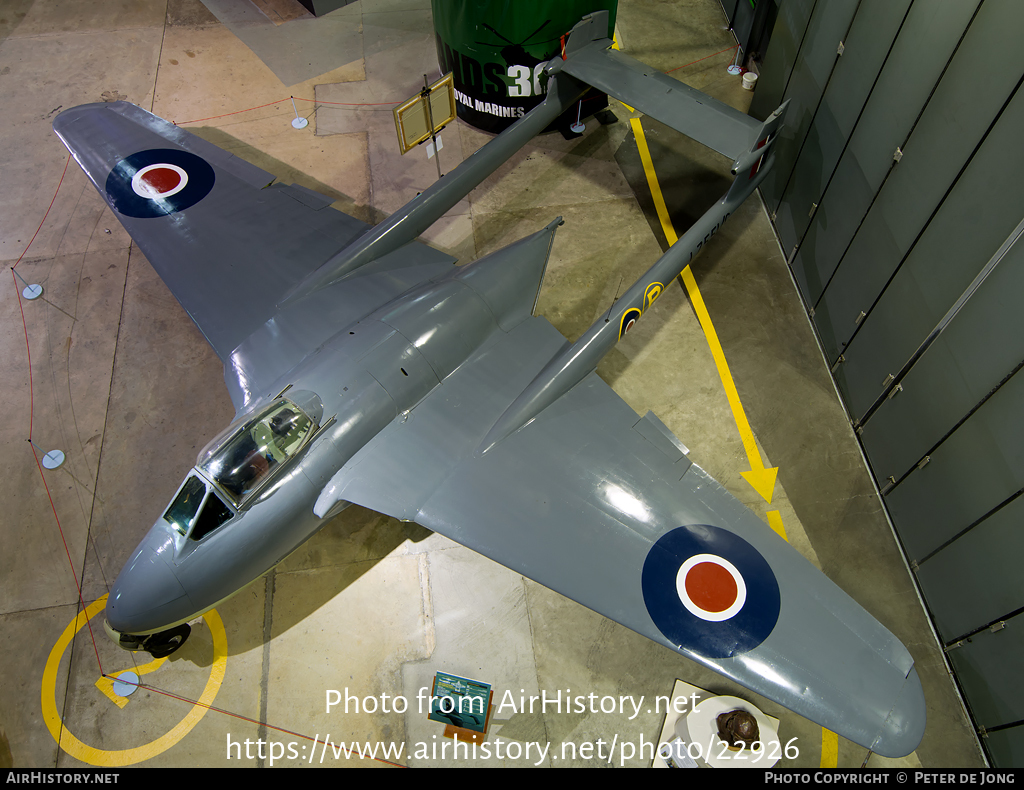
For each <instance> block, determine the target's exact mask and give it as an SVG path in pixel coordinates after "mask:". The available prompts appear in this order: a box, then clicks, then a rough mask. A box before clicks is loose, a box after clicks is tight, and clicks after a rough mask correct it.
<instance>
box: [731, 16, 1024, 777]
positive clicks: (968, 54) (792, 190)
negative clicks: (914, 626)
mask: <svg viewBox="0 0 1024 790" xmlns="http://www.w3.org/2000/svg"><path fill="white" fill-rule="evenodd" d="M851 15H852V18H851ZM844 27H845V32H844V33H842V34H840V35H843V36H845V38H844V47H843V53H842V55H841V56H838V57H830V56H829V50H831V51H832V53H834V52H835V47H836V46H837V42H836V41H835V40H834V39H835V37H836V32H837V31H839V30H843V29H844ZM1021 29H1024V4H1021V3H1019V2H1018V1H1017V0H967V2H964V0H861V2H859V3H858V2H851V3H846V2H834V1H833V2H828V0H815V2H813V3H811V2H807V1H806V0H803V1H801V2H797V1H796V0H794V1H793V2H787V3H783V4H782V5H781V6H780V14H779V18H778V23H777V25H776V28H775V33H774V34H773V39H772V45H771V47H770V48H769V50H768V53H767V55H766V58H765V67H764V75H763V82H760V81H759V82H760V84H759V87H758V94H756V95H755V97H754V102H753V105H752V108H751V114H752V115H756V116H757V117H763V116H765V115H766V114H767V113H769V112H771V110H772V109H774V107H775V106H777V105H778V104H779V103H780V102H781V101H782V100H783V99H791V100H792V102H793V103H792V105H791V107H792V108H793V109H794V110H795V111H796V112H795V113H794V114H793V115H791V116H790V118H789V119H788V128H787V130H786V132H785V134H784V137H783V139H782V140H780V145H779V149H778V150H779V154H778V158H777V161H776V166H775V172H774V173H773V174H772V177H771V178H770V179H769V180H766V181H765V183H764V184H763V185H762V195H763V198H764V200H765V204H766V205H767V206H768V209H769V212H770V213H771V214H772V218H773V220H774V222H775V227H776V232H777V234H778V236H779V239H780V242H781V244H782V246H783V249H784V250H785V251H786V252H787V253H788V256H789V261H790V266H791V269H792V272H793V276H794V279H795V280H796V282H797V285H798V288H799V289H800V292H801V295H802V297H803V299H804V303H805V305H806V307H807V309H808V312H809V315H810V316H811V319H812V321H813V323H814V325H815V328H816V329H817V331H818V335H819V340H820V342H821V344H822V348H823V350H824V351H825V353H826V356H827V357H828V358H829V360H830V362H831V363H832V365H833V368H832V370H833V376H834V377H835V379H836V383H837V386H838V388H839V391H840V394H841V396H842V398H843V400H844V403H845V404H846V407H847V411H848V413H849V414H850V417H851V420H852V421H853V423H854V426H855V427H857V428H858V433H859V435H860V437H861V442H862V444H863V447H864V449H865V455H866V457H867V458H868V462H869V465H870V468H871V471H872V473H873V475H874V477H875V480H876V482H877V484H878V486H879V488H880V490H881V491H882V493H883V501H884V502H885V504H886V507H887V509H888V512H889V514H890V517H891V519H892V521H893V524H894V526H895V529H896V532H897V535H898V536H899V539H900V541H901V542H902V544H903V547H904V550H905V552H906V554H907V557H908V561H909V562H910V563H911V568H912V570H913V571H914V573H915V575H916V577H917V580H918V584H919V587H920V589H921V592H922V596H923V598H924V600H925V603H926V605H927V607H928V609H929V612H930V614H931V616H932V618H933V621H934V622H935V625H936V630H937V632H938V633H939V635H940V637H941V639H942V640H943V642H944V644H945V645H946V646H947V647H948V648H949V649H950V652H949V656H950V662H951V665H952V667H953V669H954V672H955V674H956V676H957V678H958V682H959V683H960V686H961V689H962V690H963V692H964V695H965V699H966V701H967V704H968V707H969V709H970V711H971V713H972V716H973V718H974V721H975V723H976V725H977V726H978V727H981V728H984V729H985V730H986V731H987V737H986V738H984V739H983V740H982V743H983V745H984V746H985V748H986V750H987V751H988V754H989V757H990V759H991V760H992V761H993V764H995V765H997V766H1010V765H1015V764H1020V763H1019V759H1018V758H1020V757H1021V756H1022V755H1024V725H1022V722H1024V682H1021V681H1020V680H1019V679H1018V678H1016V677H1014V678H1013V679H1008V678H1007V672H1006V669H1007V667H1010V666H1014V665H1015V664H1016V663H1017V657H1018V656H1019V655H1020V652H1021V648H1022V647H1024V639H1022V635H1024V617H1021V614H1022V613H1024V574H1021V573H1020V570H1019V558H1020V556H1021V555H1022V553H1024V531H1022V530H1021V529H1020V525H1021V523H1022V520H1024V496H1022V494H1024V373H1020V372H1019V371H1020V370H1021V368H1022V367H1024V311H1021V310H1020V308H1019V303H1020V295H1021V294H1022V293H1024V242H1019V243H1018V242H1017V239H1018V238H1019V235H1022V234H1021V231H1022V230H1024V223H1022V220H1024V186H1022V184H1024V178H1022V173H1024V149H1021V147H1020V145H1019V143H1018V142H1017V141H1016V140H1015V137H1019V134H1018V130H1019V129H1020V128H1022V126H1024V90H1021V87H1022V85H1024V50H1021V48H1020V47H1018V46H1017V42H1016V39H1017V38H1018V37H1019V31H1020V30H1021ZM776 37H777V38H778V42H777V41H776ZM764 78H766V79H764ZM897 149H898V151H897ZM982 275H984V276H985V279H984V280H983V281H981V277H982ZM979 283H980V284H979ZM1001 623H1004V624H1005V627H1004V626H1001V625H1000V624H1001ZM967 639H970V641H966V640H967ZM961 643H962V644H961ZM956 645H959V646H956ZM1012 674H1014V675H1016V674H1019V673H1012ZM1014 761H1016V762H1014Z"/></svg>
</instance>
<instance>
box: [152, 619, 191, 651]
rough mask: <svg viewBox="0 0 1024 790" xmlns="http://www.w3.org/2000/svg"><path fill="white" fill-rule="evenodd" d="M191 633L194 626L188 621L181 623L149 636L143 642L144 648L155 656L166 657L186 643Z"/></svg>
mask: <svg viewBox="0 0 1024 790" xmlns="http://www.w3.org/2000/svg"><path fill="white" fill-rule="evenodd" d="M191 633H192V627H191V626H189V625H188V624H187V623H186V624H184V625H179V626H177V627H175V628H170V629H168V630H167V631H161V632H160V633H159V634H153V635H152V636H150V637H148V638H147V639H146V641H145V642H144V643H143V645H142V649H143V650H145V651H146V652H147V653H149V654H150V655H151V656H153V658H165V657H167V656H169V655H170V654H171V653H173V652H174V651H175V650H177V649H178V648H179V647H181V646H182V645H183V644H185V640H186V639H188V637H189V634H191Z"/></svg>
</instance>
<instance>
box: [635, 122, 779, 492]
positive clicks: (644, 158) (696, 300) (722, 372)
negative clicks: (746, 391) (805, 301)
mask: <svg viewBox="0 0 1024 790" xmlns="http://www.w3.org/2000/svg"><path fill="white" fill-rule="evenodd" d="M629 123H630V125H631V126H632V127H633V136H634V137H635V138H636V147H637V149H638V150H639V152H640V161H641V162H642V163H643V166H644V173H646V175H647V184H648V186H649V187H650V189H651V197H652V198H653V199H654V208H655V210H656V211H657V212H658V220H659V221H660V222H661V228H662V230H663V231H664V232H665V238H666V239H668V243H669V244H670V245H671V244H675V243H676V241H677V240H678V239H679V237H678V236H677V235H676V231H675V228H674V227H672V220H671V219H669V216H668V208H667V207H666V206H665V198H664V196H662V194H661V187H660V186H659V184H658V179H657V176H656V175H655V174H654V164H653V162H652V161H651V152H650V149H648V147H647V138H646V137H645V136H644V130H643V127H642V126H641V125H640V119H639V118H631V119H630V121H629ZM679 277H680V280H681V281H682V283H683V287H684V288H685V289H686V292H687V293H688V294H689V296H690V302H691V303H692V304H693V309H694V311H695V312H696V313H697V320H698V321H700V326H701V329H703V330H704V336H705V337H706V338H707V340H708V345H709V346H710V347H711V356H712V357H714V360H715V367H717V368H718V375H719V376H720V377H721V379H722V386H723V388H724V389H725V397H726V398H727V399H728V401H729V408H731V409H732V416H733V418H734V419H735V420H736V427H737V428H738V429H739V432H740V440H741V441H742V442H743V449H744V451H745V452H746V454H747V460H748V461H749V462H750V471H749V472H742V473H741V474H742V475H743V477H744V479H745V480H746V481H747V482H748V483H750V485H751V487H752V488H753V489H754V490H755V491H757V493H759V494H760V495H761V496H762V497H764V499H765V501H766V502H771V501H772V494H773V492H774V491H775V477H776V475H778V473H779V469H778V467H776V466H773V467H769V468H766V467H765V465H764V461H762V460H761V453H760V452H759V451H758V449H757V442H755V441H754V432H753V431H752V430H751V429H750V423H749V422H748V421H747V414H746V412H745V411H744V410H743V404H742V403H741V402H740V396H739V393H738V392H737V391H736V384H735V383H734V382H733V379H732V373H730V372H729V364H728V363H727V362H726V361H725V352H724V351H722V344H721V343H720V342H719V341H718V333H717V332H715V327H714V325H713V324H712V323H711V316H710V315H709V314H708V310H707V307H705V306H704V299H703V298H702V297H701V295H700V289H699V288H697V281H696V280H695V279H694V278H693V272H691V271H690V267H689V266H687V267H686V268H685V269H683V272H682V274H680V275H679Z"/></svg>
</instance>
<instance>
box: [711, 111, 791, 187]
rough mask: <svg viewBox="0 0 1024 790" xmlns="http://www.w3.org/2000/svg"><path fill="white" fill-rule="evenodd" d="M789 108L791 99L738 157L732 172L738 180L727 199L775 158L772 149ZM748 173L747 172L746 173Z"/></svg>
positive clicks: (771, 117)
mask: <svg viewBox="0 0 1024 790" xmlns="http://www.w3.org/2000/svg"><path fill="white" fill-rule="evenodd" d="M788 107H789V99H786V101H784V102H783V103H782V104H781V105H780V106H779V108H778V109H777V110H775V112H773V113H772V114H771V115H769V116H768V119H767V120H766V121H765V122H764V123H763V124H761V128H760V129H758V130H757V136H756V137H755V138H754V142H753V143H752V144H751V146H750V150H748V151H747V152H746V153H745V154H743V155H742V156H740V157H738V158H737V159H736V161H735V162H733V163H732V168H731V172H732V174H733V175H734V176H736V179H735V180H734V181H733V182H732V187H731V188H730V189H729V192H728V195H727V197H726V199H727V200H728V198H729V197H732V196H733V195H734V194H736V193H739V192H741V191H743V190H745V189H747V187H748V186H749V182H750V181H752V180H753V179H754V178H755V177H756V176H757V174H758V172H760V170H761V168H762V167H763V166H765V165H766V162H765V160H766V159H767V160H769V161H770V160H771V157H772V156H773V152H772V148H773V146H774V144H775V139H776V137H778V132H779V129H780V128H782V124H783V121H784V119H785V117H786V109H787V108H788ZM744 171H746V172H744Z"/></svg>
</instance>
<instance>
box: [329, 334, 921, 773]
mask: <svg viewBox="0 0 1024 790" xmlns="http://www.w3.org/2000/svg"><path fill="white" fill-rule="evenodd" d="M564 343H565V339H564V338H563V337H562V336H561V334H560V333H559V332H558V331H557V330H555V329H554V328H553V327H552V326H551V325H550V324H549V323H548V322H547V321H546V320H544V319H542V318H533V319H530V320H528V321H526V322H524V323H523V324H520V325H519V326H518V327H516V328H515V329H514V330H512V331H511V332H510V333H508V334H501V333H499V336H498V337H497V338H496V339H495V341H494V342H492V343H491V344H489V345H488V346H487V347H485V348H483V349H481V350H480V351H479V352H478V353H477V355H476V356H475V357H473V358H472V359H470V360H469V361H468V362H467V364H465V365H463V366H462V367H461V368H459V369H458V370H457V371H456V372H455V373H453V374H452V375H451V376H450V377H449V378H448V379H446V380H445V381H444V382H443V383H442V385H441V386H440V387H438V388H437V389H436V390H435V391H434V392H433V393H432V394H431V395H429V396H428V397H427V398H426V399H425V400H424V401H423V402H421V403H420V404H419V405H418V406H417V407H416V408H415V409H413V410H412V411H411V412H410V413H409V415H408V418H407V419H405V420H404V421H396V422H395V423H393V424H392V425H390V426H389V427H388V428H386V429H385V430H384V431H382V432H381V433H380V434H379V435H378V436H377V437H376V438H375V439H373V440H372V441H371V442H370V443H369V444H367V445H366V446H365V447H364V448H363V449H362V450H361V451H360V452H359V453H357V454H356V455H355V456H354V457H353V458H352V459H351V461H350V462H349V463H348V464H346V465H345V466H344V467H343V468H342V469H341V470H340V471H339V472H338V474H337V475H336V476H335V477H334V479H333V480H332V481H331V483H330V484H329V485H328V487H327V488H326V489H325V490H324V492H323V494H322V495H321V499H320V502H319V503H318V506H317V510H318V512H326V510H328V509H329V508H330V506H331V505H332V504H333V503H334V502H336V501H338V500H346V501H350V502H355V503H358V504H361V505H364V506H366V507H369V508H372V509H374V510H377V511H379V512H383V513H387V514H389V515H391V516H394V517H396V518H401V519H406V520H412V521H416V522H418V523H420V524H422V525H423V526H425V527H427V528H428V529H431V530H434V531H436V532H440V533H441V534H443V535H445V536H446V537H449V538H451V539H453V540H455V541H458V542H459V543H461V544H463V545H465V546H467V547H469V548H472V549H473V550H475V551H477V552H479V553H481V554H483V555H485V556H487V557H490V558H491V559H494V560H496V561H498V562H500V563H501V564H503V565H506V566H508V567H510V568H512V569H513V570H515V571H517V572H519V573H522V574H523V575H525V576H527V577H529V578H531V579H534V580H535V581H537V582H539V583H541V584H543V585H544V586H546V587H550V588H551V589H553V590H555V591H557V592H559V593H561V594H563V595H565V596H567V597H569V598H572V599H573V600H575V601H578V602H579V603H582V604H583V605H585V606H587V607H589V608H591V609H593V610H594V611H596V612H599V613H600V614H602V615H604V616H606V617H609V618H610V619H612V620H615V621H616V622H618V623H620V624H622V625H625V626H627V627H628V628H631V629H633V630H634V631H637V632H638V633H640V634H642V635H644V636H646V637H648V638H650V639H652V640H654V641H655V642H658V643H660V644H662V645H665V646H666V647H669V648H672V649H673V650H676V651H678V652H680V653H682V654H683V655H686V656H688V657H689V658H692V659H693V660H695V661H698V662H699V663H701V664H704V665H706V666H708V667H710V668H712V669H714V670H715V671H717V672H720V673H722V674H724V675H726V676H728V677H730V678H732V679H734V680H735V681H737V682H738V683H741V684H742V685H744V686H746V687H747V688H750V689H753V690H754V691H756V692H758V693H760V694H763V695H764V696H766V697H768V698H770V699H774V700H776V701H777V702H779V703H781V704H782V705H785V706H786V707H788V708H790V709H791V710H794V711H796V712H798V713H800V714H801V715H803V716H805V717H807V718H809V719H811V720H813V721H815V722H818V723H819V724H821V725H822V726H824V727H828V728H829V729H831V730H833V731H835V732H838V733H840V734H842V735H843V736H844V737H847V738H849V739H851V740H853V741H855V742H857V743H860V744H862V745H864V746H867V747H868V748H871V749H872V750H874V751H876V752H877V753H879V754H882V755H887V756H901V755H904V754H907V753H909V752H911V751H913V749H914V748H916V746H917V744H918V743H919V742H920V739H921V736H922V734H923V728H924V721H925V718H924V717H925V709H924V697H923V692H922V690H921V685H920V681H919V680H918V678H917V674H916V670H915V669H914V662H913V659H912V658H911V656H910V654H909V653H908V652H907V650H906V648H904V646H903V645H902V644H901V643H900V642H899V640H897V639H896V638H895V637H894V636H893V635H892V634H891V633H889V632H888V631H887V630H886V629H885V628H884V627H882V626H881V625H880V624H879V623H878V622H877V621H876V620H875V619H874V618H873V617H871V615H869V614H868V613H867V612H866V611H864V609H862V608H861V607H860V606H859V605H858V604H857V603H856V602H855V601H853V599H851V598H850V597H849V596H847V595H846V594H845V593H844V592H842V591H841V590H840V589H839V588H838V587H836V586H835V585H834V584H833V583H832V582H831V581H829V580H828V579H827V578H826V577H825V576H823V575H822V574H821V573H820V572H819V571H818V570H817V569H815V568H814V567H813V566H812V565H811V564H810V563H808V562H807V561H806V560H805V559H804V558H803V557H801V556H800V555H799V554H798V553H797V552H796V551H795V550H794V549H793V548H792V547H790V546H789V544H787V543H786V542H785V541H783V540H782V539H781V538H779V537H778V536H776V535H775V533H774V532H772V531H771V530H770V529H768V528H767V527H766V526H765V525H764V524H763V523H762V522H761V521H760V519H758V518H757V517H756V516H754V515H753V514H752V513H751V512H750V511H749V510H748V509H747V508H746V507H745V506H744V505H743V504H742V503H740V502H739V501H738V500H736V499H735V498H733V497H732V496H731V495H730V494H729V493H728V492H726V491H725V490H724V489H723V488H722V487H721V486H720V485H718V483H716V482H715V481H714V480H713V479H712V478H710V477H709V476H708V475H707V474H706V473H705V472H704V471H703V470H702V469H700V468H699V467H697V466H694V465H692V464H691V463H690V462H689V461H688V460H687V459H686V457H685V455H684V454H683V452H682V451H681V450H680V445H679V443H678V440H677V439H675V437H673V436H671V434H670V433H668V431H667V429H665V428H664V427H663V426H661V425H660V423H658V422H657V421H656V419H654V418H652V417H651V416H648V417H645V418H643V419H639V420H638V418H637V416H636V414H635V413H634V412H633V410H632V409H631V408H630V407H629V406H628V405H627V404H626V403H625V402H623V401H622V400H621V399H620V398H619V397H618V396H617V395H616V394H615V393H614V392H613V391H612V390H611V388H609V387H608V386H607V385H606V384H604V383H603V382H602V381H601V380H600V379H599V378H598V377H597V375H596V374H592V375H591V376H589V377H588V378H586V379H585V380H584V381H582V382H581V383H580V384H579V385H577V386H576V387H574V388H573V389H572V390H570V391H569V392H568V393H567V394H566V395H565V396H563V397H562V398H560V399H559V400H558V401H556V402H555V403H554V404H553V405H552V406H550V407H548V408H547V409H545V410H544V411H543V412H542V413H541V414H540V415H539V416H538V417H537V418H536V419H535V420H534V421H533V422H531V423H530V424H528V425H527V426H526V427H524V428H523V429H521V430H520V431H518V432H516V433H514V434H513V435H511V436H510V437H508V438H507V439H506V440H504V441H503V442H502V443H500V444H498V445H497V446H495V447H493V448H492V449H490V450H488V451H487V452H486V453H483V454H481V453H480V452H479V451H478V448H479V446H480V443H481V441H482V439H483V437H484V436H485V434H486V433H487V431H488V429H489V428H490V427H491V425H492V424H493V422H494V419H495V415H498V414H500V413H502V411H503V410H504V409H505V408H506V407H507V406H508V404H509V403H510V402H511V401H512V400H513V399H514V398H515V397H516V395H517V394H518V393H519V392H520V391H521V390H522V388H523V387H525V386H526V384H527V383H529V381H530V380H531V379H532V377H533V376H534V375H536V373H537V371H538V370H539V369H540V368H541V367H542V366H543V365H544V363H545V362H547V360H548V359H550V358H551V356H552V355H553V354H554V353H555V352H557V351H558V350H559V349H560V348H561V347H563V345H564ZM694 557H697V558H702V557H703V558H705V559H703V560H698V561H697V562H696V565H695V564H694V561H693V560H692V558H694ZM707 557H710V559H708V558H707ZM714 558H718V559H724V560H725V563H724V564H723V563H720V562H718V560H716V559H714ZM688 562H689V563H690V565H691V567H696V566H701V567H700V568H698V570H703V571H706V572H710V573H711V574H712V576H714V575H715V574H718V575H720V576H721V575H722V574H723V571H722V569H723V568H724V572H726V573H728V574H732V575H733V577H734V581H736V582H737V584H738V585H739V587H741V588H742V589H743V592H742V596H743V597H744V600H743V601H742V602H740V605H739V608H738V609H737V610H736V611H735V612H733V611H732V610H731V609H730V606H732V607H733V608H735V603H736V602H735V601H733V603H732V604H729V605H726V604H727V603H728V601H722V602H721V603H720V604H715V603H714V602H711V603H708V602H706V601H705V602H703V603H702V599H700V597H699V595H698V596H697V597H695V598H690V599H689V600H688V601H684V599H687V598H688V596H687V593H686V585H685V583H683V582H680V578H682V577H681V576H680V574H683V576H685V575H686V571H681V569H682V568H684V566H685V565H686V564H687V563H688ZM708 563H710V564H711V565H714V564H715V563H717V564H718V566H719V568H718V569H717V570H716V568H712V567H710V565H708ZM704 566H707V567H704ZM730 567H731V570H730ZM737 574H738V576H737ZM680 584H683V587H680V586H679V585H680ZM724 586H725V588H728V589H726V592H725V593H723V594H724V595H726V596H728V595H729V594H730V592H729V590H731V589H732V588H729V582H728V580H727V579H726V580H725V585H724ZM737 589H738V588H737ZM736 594H737V595H738V592H737V593H736ZM737 600H738V598H737ZM703 607H710V609H711V610H715V609H716V607H722V608H718V609H717V612H716V611H710V613H709V612H708V611H705V608H703ZM723 615H725V616H723Z"/></svg>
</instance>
